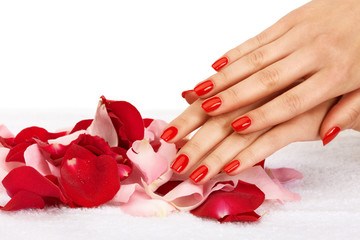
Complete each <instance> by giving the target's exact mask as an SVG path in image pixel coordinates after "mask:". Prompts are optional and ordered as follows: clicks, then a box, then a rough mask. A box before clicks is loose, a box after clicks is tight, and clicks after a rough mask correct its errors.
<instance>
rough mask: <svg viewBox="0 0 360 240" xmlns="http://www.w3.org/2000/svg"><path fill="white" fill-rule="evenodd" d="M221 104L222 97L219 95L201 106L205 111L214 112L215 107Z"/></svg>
mask: <svg viewBox="0 0 360 240" xmlns="http://www.w3.org/2000/svg"><path fill="white" fill-rule="evenodd" d="M220 105H221V99H220V98H219V97H213V98H210V99H208V100H206V101H205V102H203V103H202V104H201V107H202V108H203V109H204V111H205V112H212V111H214V110H215V109H217V108H219V107H220Z"/></svg>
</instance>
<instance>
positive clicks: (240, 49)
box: [212, 14, 295, 71]
mask: <svg viewBox="0 0 360 240" xmlns="http://www.w3.org/2000/svg"><path fill="white" fill-rule="evenodd" d="M291 16H292V15H290V14H289V15H287V16H285V17H283V18H281V19H280V20H279V21H277V22H276V23H275V24H273V25H272V26H270V27H269V28H267V29H265V30H264V31H262V32H261V33H260V34H258V35H256V36H255V37H253V38H250V39H248V40H247V41H245V42H244V43H242V44H240V45H239V46H237V47H235V48H233V49H231V50H230V51H228V52H226V53H225V54H224V55H223V56H222V57H221V58H219V59H218V60H217V61H215V62H214V63H213V64H212V68H213V69H214V70H215V71H219V70H220V69H222V68H223V67H226V66H228V65H230V64H231V63H233V62H235V61H236V60H238V59H239V58H241V57H243V56H245V55H246V54H248V53H250V52H252V51H254V50H255V49H257V48H260V47H262V46H264V45H266V44H269V43H270V42H273V41H275V40H276V39H278V38H280V37H281V36H282V35H284V34H285V33H286V32H288V31H289V30H290V29H291V28H292V27H293V26H294V22H295V21H294V19H293V18H292V17H291Z"/></svg>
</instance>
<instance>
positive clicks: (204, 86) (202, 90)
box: [194, 80, 214, 96]
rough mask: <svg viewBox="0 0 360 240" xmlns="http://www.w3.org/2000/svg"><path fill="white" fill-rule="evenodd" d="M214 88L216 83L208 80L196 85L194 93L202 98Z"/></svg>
mask: <svg viewBox="0 0 360 240" xmlns="http://www.w3.org/2000/svg"><path fill="white" fill-rule="evenodd" d="M213 88H214V83H213V82H212V81H211V80H206V81H205V82H202V83H199V84H198V85H196V87H195V88H194V91H195V93H196V94H197V95H198V96H202V95H204V94H206V93H208V92H210V91H211V90H212V89H213Z"/></svg>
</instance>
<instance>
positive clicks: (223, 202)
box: [191, 181, 265, 221]
mask: <svg viewBox="0 0 360 240" xmlns="http://www.w3.org/2000/svg"><path fill="white" fill-rule="evenodd" d="M264 200H265V194H264V193H263V192H262V191H261V190H260V189H259V188H258V187H256V186H255V185H253V184H249V183H245V182H242V181H239V182H238V183H237V185H236V187H235V188H234V189H233V190H232V191H223V190H218V191H215V192H212V193H211V194H210V195H209V196H208V197H207V199H206V200H205V201H204V202H203V203H202V204H201V205H200V206H199V207H197V208H196V209H193V210H191V213H192V214H194V215H197V216H202V217H210V218H215V219H218V220H219V221H222V220H223V219H224V218H227V217H228V216H238V215H239V214H243V213H247V212H253V211H254V210H255V209H257V208H258V207H259V206H260V205H261V204H262V203H263V202H264ZM228 220H229V219H228Z"/></svg>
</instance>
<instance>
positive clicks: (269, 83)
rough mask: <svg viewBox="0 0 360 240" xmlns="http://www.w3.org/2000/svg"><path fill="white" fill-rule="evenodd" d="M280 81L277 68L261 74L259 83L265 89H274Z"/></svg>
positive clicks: (265, 70)
mask: <svg viewBox="0 0 360 240" xmlns="http://www.w3.org/2000/svg"><path fill="white" fill-rule="evenodd" d="M279 81H280V73H279V71H278V70H277V69H276V68H268V69H264V70H262V71H261V72H259V82H260V84H261V85H263V86H264V87H265V89H274V88H276V87H277V85H278V83H279Z"/></svg>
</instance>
